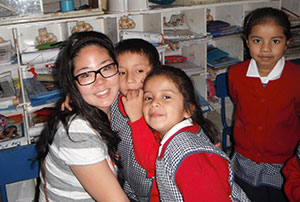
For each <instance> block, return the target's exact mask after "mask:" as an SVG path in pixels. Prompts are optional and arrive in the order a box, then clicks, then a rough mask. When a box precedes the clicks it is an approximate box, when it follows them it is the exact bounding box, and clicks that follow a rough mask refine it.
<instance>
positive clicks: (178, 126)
mask: <svg viewBox="0 0 300 202" xmlns="http://www.w3.org/2000/svg"><path fill="white" fill-rule="evenodd" d="M187 126H193V120H192V119H191V118H189V119H185V120H183V121H181V122H179V123H177V124H176V125H175V126H173V127H172V128H171V129H170V130H169V131H168V132H167V133H166V134H165V136H164V137H163V138H162V140H161V141H160V147H159V151H158V156H159V155H160V153H161V150H162V148H163V146H164V144H165V143H166V142H167V141H168V139H170V137H172V136H173V135H174V134H175V133H176V132H177V131H179V130H180V129H182V128H184V127H187Z"/></svg>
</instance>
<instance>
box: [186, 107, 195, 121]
mask: <svg viewBox="0 0 300 202" xmlns="http://www.w3.org/2000/svg"><path fill="white" fill-rule="evenodd" d="M194 110H195V105H192V104H190V106H189V108H188V109H185V110H184V118H186V119H188V118H191V117H192V114H193V112H194Z"/></svg>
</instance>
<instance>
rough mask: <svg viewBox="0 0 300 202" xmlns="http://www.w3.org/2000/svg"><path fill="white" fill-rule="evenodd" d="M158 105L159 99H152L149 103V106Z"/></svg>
mask: <svg viewBox="0 0 300 202" xmlns="http://www.w3.org/2000/svg"><path fill="white" fill-rule="evenodd" d="M158 106H159V101H158V100H157V99H153V101H152V103H151V107H152V108H155V107H158Z"/></svg>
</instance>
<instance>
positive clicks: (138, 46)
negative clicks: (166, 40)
mask: <svg viewBox="0 0 300 202" xmlns="http://www.w3.org/2000/svg"><path fill="white" fill-rule="evenodd" d="M127 52H130V53H137V54H141V55H144V56H145V57H147V58H148V61H149V63H150V65H151V66H152V69H153V68H155V67H157V66H159V65H160V60H159V53H158V51H157V49H156V48H155V46H153V45H152V44H151V43H149V42H148V41H145V40H143V39H137V38H134V39H125V40H122V41H120V42H119V43H117V45H116V55H117V56H118V55H120V54H122V53H127Z"/></svg>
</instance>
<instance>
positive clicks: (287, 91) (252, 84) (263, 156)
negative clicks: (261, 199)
mask: <svg viewBox="0 0 300 202" xmlns="http://www.w3.org/2000/svg"><path fill="white" fill-rule="evenodd" d="M249 62H250V61H249V60H247V61H245V62H242V63H240V64H237V65H234V66H232V67H231V68H230V71H229V78H228V84H229V92H230V95H231V97H232V99H233V101H234V103H235V105H236V112H235V124H234V136H233V137H234V140H235V150H236V151H237V152H238V153H240V154H242V155H243V156H245V157H246V158H249V159H251V160H252V161H255V162H256V163H261V162H265V163H278V164H283V163H284V162H285V161H286V160H287V159H289V158H290V157H291V156H292V155H293V152H294V149H295V148H296V146H297V143H298V142H299V140H300V124H299V121H298V116H299V114H300V67H299V66H298V65H295V64H293V63H291V62H289V61H286V62H285V67H284V69H283V72H282V74H281V77H280V78H279V79H277V80H273V81H269V83H268V84H267V85H266V86H265V87H264V86H263V84H262V83H261V81H260V79H259V78H254V77H246V73H247V70H248V66H249Z"/></svg>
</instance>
